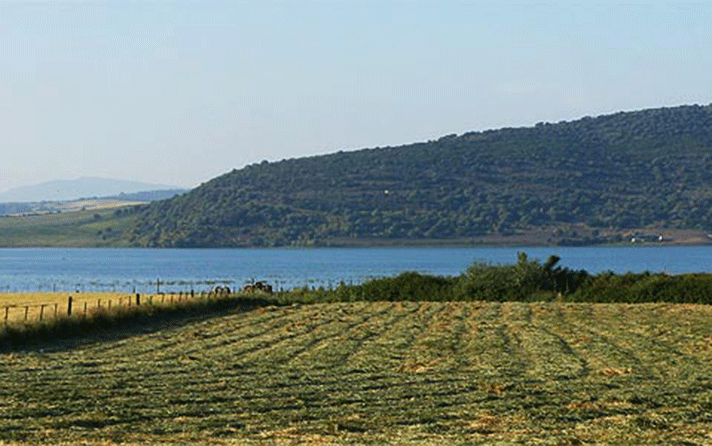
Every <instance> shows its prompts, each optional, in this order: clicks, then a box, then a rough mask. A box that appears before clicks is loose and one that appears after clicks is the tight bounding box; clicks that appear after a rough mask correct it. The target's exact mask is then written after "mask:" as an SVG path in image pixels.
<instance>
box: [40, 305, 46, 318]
mask: <svg viewBox="0 0 712 446" xmlns="http://www.w3.org/2000/svg"><path fill="white" fill-rule="evenodd" d="M45 305H47V304H42V305H40V322H42V316H43V315H44V307H45Z"/></svg>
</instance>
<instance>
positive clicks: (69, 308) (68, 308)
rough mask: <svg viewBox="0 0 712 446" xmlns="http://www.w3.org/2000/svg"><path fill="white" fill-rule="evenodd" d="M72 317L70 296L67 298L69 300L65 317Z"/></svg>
mask: <svg viewBox="0 0 712 446" xmlns="http://www.w3.org/2000/svg"><path fill="white" fill-rule="evenodd" d="M71 315H72V296H69V299H67V316H71Z"/></svg>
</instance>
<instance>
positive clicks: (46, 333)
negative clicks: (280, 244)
mask: <svg viewBox="0 0 712 446" xmlns="http://www.w3.org/2000/svg"><path fill="white" fill-rule="evenodd" d="M0 296H1V297H0V304H2V305H1V306H0V311H2V318H3V322H2V325H0V348H5V349H12V348H22V347H26V346H32V345H36V344H41V343H43V342H47V341H50V340H54V339H67V338H72V337H80V336H87V335H91V334H92V333H95V332H100V331H105V330H108V329H112V330H121V329H125V328H129V327H131V326H134V325H142V324H143V325H146V324H151V323H154V322H157V321H161V320H165V319H176V318H183V317H185V316H186V315H188V316H190V315H194V314H205V313H207V314H209V313H211V312H213V311H219V310H225V309H232V308H238V307H239V308H253V307H255V306H260V305H267V304H269V303H271V300H269V299H268V296H267V295H265V294H263V293H259V294H253V293H250V294H239V295H236V294H228V293H193V292H189V293H171V294H168V295H166V294H160V295H143V296H142V295H141V294H131V295H126V294H120V293H89V294H83V293H78V294H76V295H75V296H77V297H73V296H72V295H70V296H68V297H65V296H66V294H65V295H62V294H61V293H44V294H43V293H33V294H27V295H23V294H12V295H0Z"/></svg>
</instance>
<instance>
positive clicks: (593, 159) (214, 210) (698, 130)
mask: <svg viewBox="0 0 712 446" xmlns="http://www.w3.org/2000/svg"><path fill="white" fill-rule="evenodd" d="M711 227H712V105H708V106H698V105H694V106H681V107H675V108H660V109H650V110H643V111H636V112H620V113H616V114H612V115H606V116H600V117H596V118H590V117H586V118H583V119H580V120H577V121H572V122H560V123H556V124H551V123H540V124H537V125H536V126H534V127H528V128H504V129H500V130H490V131H485V132H471V133H465V134H463V135H459V136H457V135H450V136H445V137H443V138H440V139H438V140H435V141H428V142H423V143H417V144H409V145H404V146H399V147H385V148H373V149H365V150H358V151H353V152H338V153H334V154H330V155H324V156H316V157H309V158H300V159H290V160H283V161H279V162H273V163H269V162H266V161H265V162H262V163H261V164H256V165H251V166H247V167H245V168H243V169H240V170H233V171H232V172H229V173H227V174H225V175H222V176H220V177H218V178H215V179H213V180H211V181H209V182H207V183H205V184H203V185H201V186H200V187H198V188H196V189H194V190H192V191H190V192H189V193H187V194H184V195H180V196H177V197H174V198H172V199H169V200H165V201H160V202H156V203H153V204H151V205H149V206H147V207H146V208H144V209H143V211H142V212H140V213H139V214H138V215H137V218H136V220H135V222H134V223H133V226H132V228H131V230H130V231H129V233H128V237H129V238H130V243H132V244H134V245H139V246H163V247H198V246H208V247H212V246H216V247H217V246H280V245H347V244H353V243H355V242H369V243H374V242H376V243H377V242H379V241H381V242H383V241H386V242H388V243H396V242H403V243H417V242H419V241H428V240H440V241H443V240H446V241H447V240H450V241H453V242H458V241H465V242H466V241H468V240H470V241H472V240H474V239H475V238H477V237H494V236H498V237H509V236H513V235H515V234H517V233H520V232H526V231H530V232H531V231H534V230H542V231H543V232H542V233H543V234H545V237H546V240H545V242H547V243H597V242H606V241H615V240H617V239H620V238H621V237H622V235H621V234H624V233H625V231H627V230H632V229H637V230H643V231H645V230H649V231H661V230H663V229H688V230H689V229H695V230H700V231H705V230H708V229H710V228H711Z"/></svg>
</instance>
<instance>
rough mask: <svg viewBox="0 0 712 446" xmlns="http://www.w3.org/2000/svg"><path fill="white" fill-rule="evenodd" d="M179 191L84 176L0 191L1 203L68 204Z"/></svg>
mask: <svg viewBox="0 0 712 446" xmlns="http://www.w3.org/2000/svg"><path fill="white" fill-rule="evenodd" d="M159 189H178V188H177V187H176V186H170V185H163V184H152V183H144V182H139V181H128V180H116V179H109V178H97V177H83V178H77V179H74V180H54V181H48V182H46V183H41V184H37V185H33V186H23V187H18V188H16V189H11V190H9V191H6V192H0V203H18V202H38V201H66V200H75V199H78V198H91V197H106V196H115V195H119V194H121V193H124V194H132V193H136V192H145V191H153V190H159Z"/></svg>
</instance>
